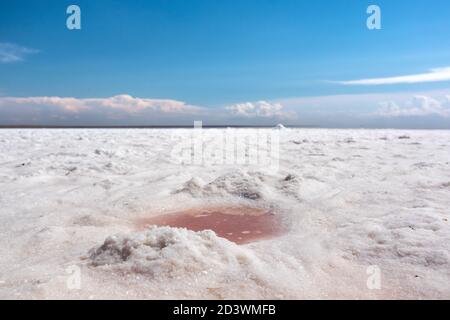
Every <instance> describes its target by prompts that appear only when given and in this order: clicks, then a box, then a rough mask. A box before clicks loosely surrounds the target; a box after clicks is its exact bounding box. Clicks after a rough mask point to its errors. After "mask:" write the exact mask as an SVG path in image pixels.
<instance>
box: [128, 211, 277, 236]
mask: <svg viewBox="0 0 450 320" xmlns="http://www.w3.org/2000/svg"><path fill="white" fill-rule="evenodd" d="M150 225H157V226H170V227H174V228H186V229H189V230H192V231H203V230H213V231H214V232H215V233H216V234H217V235H218V236H219V237H222V238H226V239H228V240H230V241H233V242H235V243H237V244H244V243H249V242H254V241H257V240H262V239H268V238H272V237H276V236H279V235H281V234H282V233H283V228H282V226H281V222H280V220H279V218H278V217H277V216H276V215H275V214H273V213H272V212H271V211H268V210H264V209H258V208H251V207H212V208H196V209H189V210H184V211H179V212H174V213H169V214H164V215H160V216H156V217H151V218H143V219H139V220H138V221H137V227H138V229H139V230H143V229H145V228H146V227H148V226H150Z"/></svg>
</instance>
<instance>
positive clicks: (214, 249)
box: [0, 129, 450, 299]
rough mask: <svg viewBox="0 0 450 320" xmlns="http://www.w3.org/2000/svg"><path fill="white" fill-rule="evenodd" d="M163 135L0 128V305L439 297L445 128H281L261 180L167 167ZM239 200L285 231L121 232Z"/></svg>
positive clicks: (448, 277)
mask: <svg viewBox="0 0 450 320" xmlns="http://www.w3.org/2000/svg"><path fill="white" fill-rule="evenodd" d="M175 130H177V133H180V132H181V133H186V134H188V133H189V130H187V129H186V130H184V129H183V130H181V129H139V130H138V129H67V130H62V129H58V130H56V129H55V130H51V129H41V130H33V129H11V130H0V256H1V259H0V298H3V299H5V298H13V299H23V298H37V299H43V298H64V299H78V298H92V299H100V298H150V299H166V298H167V299H169V298H194V299H197V298H212V299H230V298H235V299H239V298H245V299H257V298H275V299H285V298H286V299H287V298H290V299H302V298H313V299H315V298H325V299H340V298H351V299H357V298H369V299H375V298H437V299H443V298H446V299H450V223H449V219H450V210H449V207H450V131H425V130H423V131H412V130H331V129H330V130H328V129H282V130H280V132H279V134H280V146H279V147H280V148H279V151H280V154H279V158H280V159H279V169H278V170H265V168H264V167H255V166H248V165H244V164H242V165H238V164H234V165H227V166H224V165H214V164H212V165H211V164H210V165H202V164H195V165H194V164H189V163H184V164H180V163H179V162H177V161H175V160H176V159H173V156H172V151H173V143H174V142H173V140H172V139H171V136H172V135H173V133H174V131H175ZM223 130H225V129H223ZM239 130H256V129H239ZM265 130H273V129H265ZM210 133H211V135H215V134H217V135H219V134H221V130H212V131H210ZM239 205H242V206H250V207H256V208H262V209H270V210H271V211H273V212H275V213H276V214H277V215H279V218H280V219H281V220H282V221H283V224H284V226H285V229H286V232H285V233H284V234H283V235H281V236H279V237H276V238H272V239H268V240H264V241H257V242H252V243H248V244H245V245H237V244H235V243H233V242H230V241H228V240H226V239H223V238H220V237H218V236H217V235H215V234H214V233H213V232H211V231H201V232H193V231H189V230H186V229H175V228H170V227H151V228H149V229H147V230H145V231H141V230H136V228H135V221H136V220H137V219H142V218H148V217H149V216H153V215H155V216H156V215H161V214H164V213H166V212H174V211H179V210H181V209H182V210H184V209H189V208H196V207H199V206H239ZM105 240H106V241H105ZM374 268H375V269H374ZM74 270H75V273H76V274H75V275H79V277H77V279H79V280H80V281H81V282H79V283H78V284H79V286H76V285H75V287H74V286H73V283H72V282H70V281H71V279H72V280H73V278H71V277H73V276H74V275H73V274H71V272H74ZM373 270H378V271H380V273H379V275H380V277H379V280H380V283H379V284H380V289H376V288H373V287H370V286H369V287H370V288H369V287H368V286H367V282H368V280H370V279H371V278H370V277H371V276H373V273H372V271H373ZM77 271H79V274H78V273H77ZM372 279H373V278H372ZM68 283H69V285H68ZM70 283H72V285H70ZM76 283H77V281H75V284H76Z"/></svg>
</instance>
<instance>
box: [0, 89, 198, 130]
mask: <svg viewBox="0 0 450 320" xmlns="http://www.w3.org/2000/svg"><path fill="white" fill-rule="evenodd" d="M204 110H205V109H204V108H201V107H197V106H193V105H189V104H186V103H184V102H181V101H177V100H168V99H143V98H135V97H132V96H130V95H125V94H124V95H118V96H113V97H109V98H88V99H80V98H67V97H24V98H20V97H0V119H1V120H0V124H16V123H17V124H61V123H64V124H72V125H73V124H77V125H87V124H94V125H95V124H104V125H109V124H119V125H122V124H123V125H127V124H138V125H145V124H159V123H161V122H167V123H168V122H170V123H171V122H174V123H175V122H177V121H187V119H189V120H191V117H192V118H194V117H202V115H203V114H204Z"/></svg>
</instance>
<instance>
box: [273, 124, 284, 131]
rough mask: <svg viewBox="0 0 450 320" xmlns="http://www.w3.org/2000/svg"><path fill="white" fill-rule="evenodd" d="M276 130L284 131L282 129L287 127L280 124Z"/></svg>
mask: <svg viewBox="0 0 450 320" xmlns="http://www.w3.org/2000/svg"><path fill="white" fill-rule="evenodd" d="M275 129H279V130H282V129H286V127H285V126H283V125H282V124H281V123H279V124H277V125H276V127H275Z"/></svg>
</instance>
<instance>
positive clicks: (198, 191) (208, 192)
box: [176, 170, 263, 200]
mask: <svg viewBox="0 0 450 320" xmlns="http://www.w3.org/2000/svg"><path fill="white" fill-rule="evenodd" d="M261 179H262V178H261V177H260V176H258V175H252V174H248V173H246V172H244V171H240V170H237V171H232V172H229V173H226V174H224V175H221V176H219V177H218V178H216V179H215V180H213V181H212V182H210V183H208V184H207V185H205V186H202V185H201V181H199V179H197V178H192V179H191V180H189V181H187V182H186V183H185V184H184V186H183V188H181V189H180V190H178V191H176V193H189V194H191V195H192V196H194V197H202V196H220V197H225V196H229V195H231V196H237V197H239V198H245V199H249V200H259V199H261V198H263V194H262V192H261V190H262V181H261Z"/></svg>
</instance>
